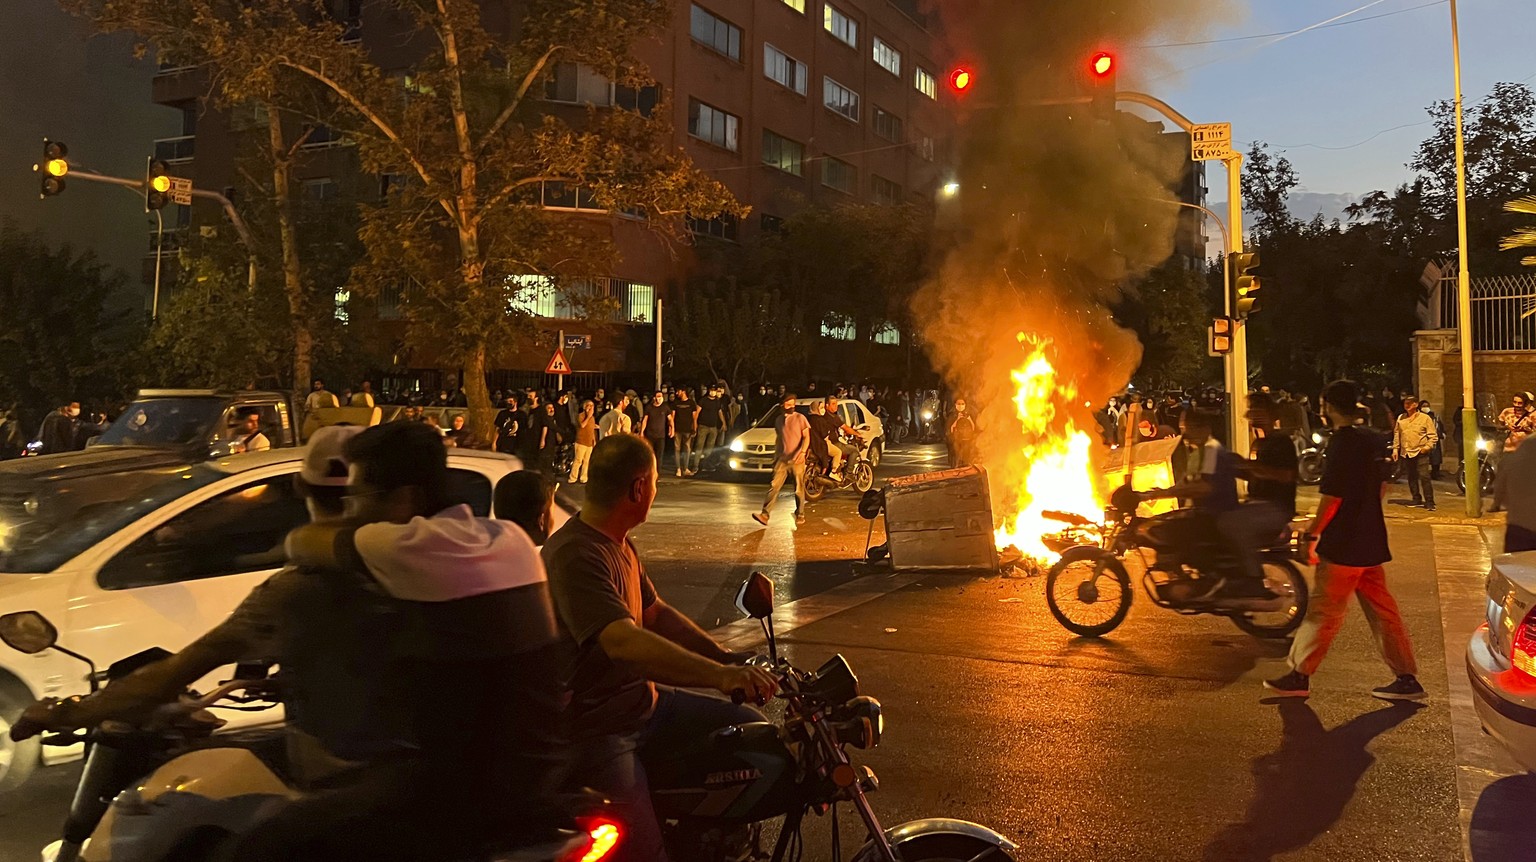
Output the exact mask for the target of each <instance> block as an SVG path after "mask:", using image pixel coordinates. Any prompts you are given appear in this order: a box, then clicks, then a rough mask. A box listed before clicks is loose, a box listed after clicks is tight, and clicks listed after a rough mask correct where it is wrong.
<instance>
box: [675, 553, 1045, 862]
mask: <svg viewBox="0 0 1536 862" xmlns="http://www.w3.org/2000/svg"><path fill="white" fill-rule="evenodd" d="M736 604H737V606H738V607H739V608H741V610H742V611H743V612H744V613H746V614H747V615H748V616H750V617H752V618H753V619H756V620H758V621H759V622H760V623H761V624H762V626H763V631H764V634H765V635H766V637H767V640H768V652H769V657H768V658H766V659H763V658H758V659H754V660H753V661H754V662H755V663H757V664H758V665H759V666H760V667H763V668H764V669H766V670H768V671H770V672H772V673H773V674H774V675H775V676H777V677H778V679H779V692H780V693H779V697H780V698H783V699H784V701H785V708H784V715H783V717H782V718H780V719H779V720H778V721H776V722H757V723H753V724H742V725H734V726H731V727H726V728H722V729H720V730H717V731H715V732H714V733H713V734H712V735H711V736H710V737H709V738H708V739H704V740H700V742H699V745H698V746H697V748H695V749H694V750H692V751H687V752H683V753H682V754H680V755H676V754H675V753H674V754H673V755H670V756H669V758H668V760H667V761H665V762H658V763H647V764H646V774H647V776H648V777H649V779H650V784H651V801H652V804H653V806H654V807H655V810H656V814H657V816H658V817H660V818H661V820H662V826H663V836H664V838H665V840H666V842H667V845H668V854H669V855H670V856H672V858H674V859H711V860H714V859H724V858H732V859H752V860H760V859H772V860H773V862H779V860H783V859H786V858H788V859H798V858H800V854H801V851H802V849H803V847H802V836H801V826H802V824H803V822H804V820H805V816H806V815H807V814H810V813H815V814H818V815H823V814H830V817H831V820H832V830H831V832H832V848H831V852H830V853H829V854H827V855H821V854H814V858H823V859H826V858H829V859H831V860H833V862H841V860H842V858H843V855H842V848H841V846H840V843H839V840H840V839H839V837H838V836H839V835H840V833H839V831H838V806H839V805H842V804H843V803H848V804H851V805H852V806H853V808H854V810H855V811H856V812H857V813H858V816H859V818H860V819H861V820H862V821H863V822H864V826H865V828H866V830H867V835H868V838H867V840H866V842H865V844H864V846H863V847H862V848H861V849H859V851H858V852H857V853H856V854H854V856H853V859H854V862H940V860H961V859H968V860H981V862H1008V860H1011V859H1013V858H1014V857H1013V855H1012V851H1014V850H1017V849H1018V846H1017V845H1016V844H1014V843H1013V842H1011V841H1009V840H1008V839H1007V838H1004V837H1003V836H1002V835H1000V834H998V833H997V832H994V831H993V830H991V829H988V828H986V827H985V826H980V825H978V824H975V823H969V822H966V821H964V820H951V819H948V818H933V819H927V820H914V821H912V822H910V823H904V824H902V825H900V826H897V827H894V828H892V829H886V828H884V827H883V826H882V825H881V824H880V820H879V818H878V817H877V816H876V815H875V810H874V807H873V806H872V805H871V804H870V801H869V794H871V793H873V792H875V791H876V790H878V789H879V786H880V783H879V781H878V780H877V779H876V778H875V774H874V772H873V771H871V770H870V769H869V767H867V766H855V765H854V764H853V762H852V759H851V758H850V757H849V756H848V749H849V748H850V747H852V748H858V749H869V748H874V747H875V746H877V745H879V744H880V736H881V732H882V729H883V725H884V721H883V718H882V716H881V709H880V702H879V701H877V700H875V699H874V698H872V697H867V696H863V695H861V694H860V693H859V681H858V678H857V677H855V676H854V673H853V669H852V668H851V667H850V666H849V664H848V662H847V660H846V659H844V658H843V657H842V656H834V657H833V658H832V659H831V660H829V661H828V662H826V663H825V664H823V665H822V666H821V667H820V668H817V669H816V670H815V671H804V670H801V669H799V668H797V667H795V666H794V665H792V664H790V663H789V661H787V660H785V659H783V658H781V657H780V656H779V654H778V646H777V644H776V642H775V640H774V634H773V582H772V581H769V580H768V579H767V578H766V577H764V576H763V575H762V574H753V575H752V577H751V578H749V579H748V580H747V581H746V583H744V584H742V587H741V589H740V591H739V592H738V593H737V597H736ZM744 696H745V693H744V692H738V693H737V698H736V699H737V700H738V701H740V700H741V699H743V698H744ZM779 817H783V818H784V823H783V828H782V829H780V831H779V836H778V840H777V842H776V843H775V845H774V848H773V853H772V855H771V856H767V855H765V854H764V853H763V850H762V848H761V847H759V846H757V844H758V839H759V837H760V829H759V827H760V825H761V824H762V823H763V822H764V821H767V820H771V819H776V818H779ZM732 836H735V837H736V838H737V839H739V840H732Z"/></svg>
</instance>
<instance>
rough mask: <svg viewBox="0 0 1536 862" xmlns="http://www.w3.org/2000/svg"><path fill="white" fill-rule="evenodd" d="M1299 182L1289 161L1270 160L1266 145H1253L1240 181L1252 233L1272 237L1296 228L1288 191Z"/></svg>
mask: <svg viewBox="0 0 1536 862" xmlns="http://www.w3.org/2000/svg"><path fill="white" fill-rule="evenodd" d="M1300 182H1301V181H1300V180H1299V179H1297V177H1296V170H1295V169H1294V168H1292V167H1291V160H1290V159H1288V158H1286V157H1285V156H1284V155H1280V156H1271V155H1270V154H1269V144H1266V143H1264V142H1263V141H1254V143H1253V146H1252V147H1251V148H1249V150H1248V156H1247V158H1246V159H1244V161H1243V177H1242V190H1243V206H1244V208H1245V209H1247V211H1248V212H1250V213H1252V214H1253V215H1254V218H1253V232H1254V233H1256V234H1258V235H1260V236H1273V235H1278V234H1283V233H1287V232H1289V231H1291V230H1293V229H1294V228H1295V227H1296V219H1295V218H1294V217H1292V216H1291V211H1290V208H1289V201H1290V196H1291V189H1294V188H1296V186H1297V184H1299V183H1300Z"/></svg>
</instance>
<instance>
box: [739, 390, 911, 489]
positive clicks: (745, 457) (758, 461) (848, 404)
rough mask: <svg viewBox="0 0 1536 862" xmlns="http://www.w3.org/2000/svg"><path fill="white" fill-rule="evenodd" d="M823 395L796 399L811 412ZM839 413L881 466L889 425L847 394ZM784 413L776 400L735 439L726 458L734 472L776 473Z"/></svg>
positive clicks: (803, 409) (800, 408)
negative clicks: (778, 424)
mask: <svg viewBox="0 0 1536 862" xmlns="http://www.w3.org/2000/svg"><path fill="white" fill-rule="evenodd" d="M820 400H821V399H820V398H801V399H800V400H799V401H797V402H795V409H796V410H797V411H799V412H801V413H804V414H806V415H807V416H809V415H810V413H811V405H812V404H815V403H816V402H818V401H820ZM837 410H838V413H840V414H841V415H842V419H843V424H845V425H847V426H849V427H850V428H852V429H853V430H854V431H856V432H858V435H859V437H860V438H862V439H863V440H864V442H865V443H868V444H869V461H870V464H871V465H873V466H875V467H878V466H880V459H881V458H882V457H884V455H885V425H884V424H883V423H881V421H880V417H878V416H876V415H875V412H874V411H873V410H870V409H869V407H867V406H865V404H864V402H862V401H859V400H856V399H853V398H845V399H843V400H841V401H839V402H838V404H837ZM781 413H783V408H782V407H780V406H779V405H777V404H775V405H774V406H773V408H772V409H770V410H769V411H768V412H767V413H765V414H763V418H761V419H759V420H757V422H755V423H753V425H752V427H750V428H748V429H747V430H745V431H743V432H741V435H740V436H738V437H737V438H736V439H735V440H732V441H731V445H730V455H729V456H728V457H727V459H726V465H727V466H729V467H730V469H731V472H733V473H772V472H773V459H774V457H775V452H774V447H775V445H776V444H777V441H776V440H775V439H774V435H775V432H774V429H773V426H774V423H776V422H777V421H778V419H779V416H780V414H781Z"/></svg>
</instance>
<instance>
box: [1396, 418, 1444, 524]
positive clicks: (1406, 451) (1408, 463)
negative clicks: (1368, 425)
mask: <svg viewBox="0 0 1536 862" xmlns="http://www.w3.org/2000/svg"><path fill="white" fill-rule="evenodd" d="M1403 405H1404V409H1405V412H1404V413H1403V415H1402V416H1400V417H1398V419H1397V422H1396V423H1395V425H1394V426H1393V430H1392V460H1393V461H1394V462H1396V463H1400V464H1402V465H1403V468H1404V469H1405V470H1406V471H1407V473H1408V492H1409V493H1410V494H1412V495H1413V503H1412V504H1411V505H1414V506H1423V507H1424V508H1426V509H1428V510H1429V511H1431V512H1433V511H1434V510H1435V483H1434V482H1433V481H1431V480H1429V479H1427V478H1425V477H1424V470H1423V465H1424V464H1425V462H1427V461H1428V460H1429V456H1430V453H1431V452H1432V451H1434V448H1435V446H1436V445H1438V444H1439V442H1440V436H1439V434H1438V433H1436V430H1435V421H1434V420H1433V419H1431V418H1430V417H1428V416H1426V415H1424V414H1423V413H1420V412H1419V399H1418V398H1417V397H1416V396H1414V395H1411V394H1410V395H1405V396H1403ZM1421 486H1422V488H1421Z"/></svg>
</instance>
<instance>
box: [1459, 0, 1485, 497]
mask: <svg viewBox="0 0 1536 862" xmlns="http://www.w3.org/2000/svg"><path fill="white" fill-rule="evenodd" d="M1451 60H1452V65H1453V67H1454V69H1455V72H1454V75H1455V82H1456V245H1457V264H1458V265H1457V268H1456V312H1457V324H1458V325H1457V327H1456V328H1457V334H1458V336H1459V338H1458V341H1459V342H1460V346H1461V472H1462V474H1463V475H1465V476H1466V479H1467V516H1468V517H1472V518H1476V517H1477V516H1479V515H1481V514H1482V510H1483V495H1482V494H1478V493H1474V492H1473V489H1474V488H1481V487H1482V484H1481V482H1480V481H1479V477H1478V463H1477V461H1478V459H1477V457H1476V456H1475V455H1474V456H1473V457H1471V458H1468V457H1467V454H1468V453H1475V452H1476V451H1477V442H1478V440H1479V439H1480V438H1481V436H1482V435H1481V434H1480V433H1479V430H1478V426H1477V407H1476V405H1475V402H1474V400H1473V389H1474V387H1473V385H1472V274H1471V273H1470V272H1469V265H1468V263H1467V257H1468V254H1467V152H1466V137H1465V133H1464V130H1463V126H1462V112H1461V28H1460V26H1459V24H1458V17H1457V14H1456V0H1451Z"/></svg>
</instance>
